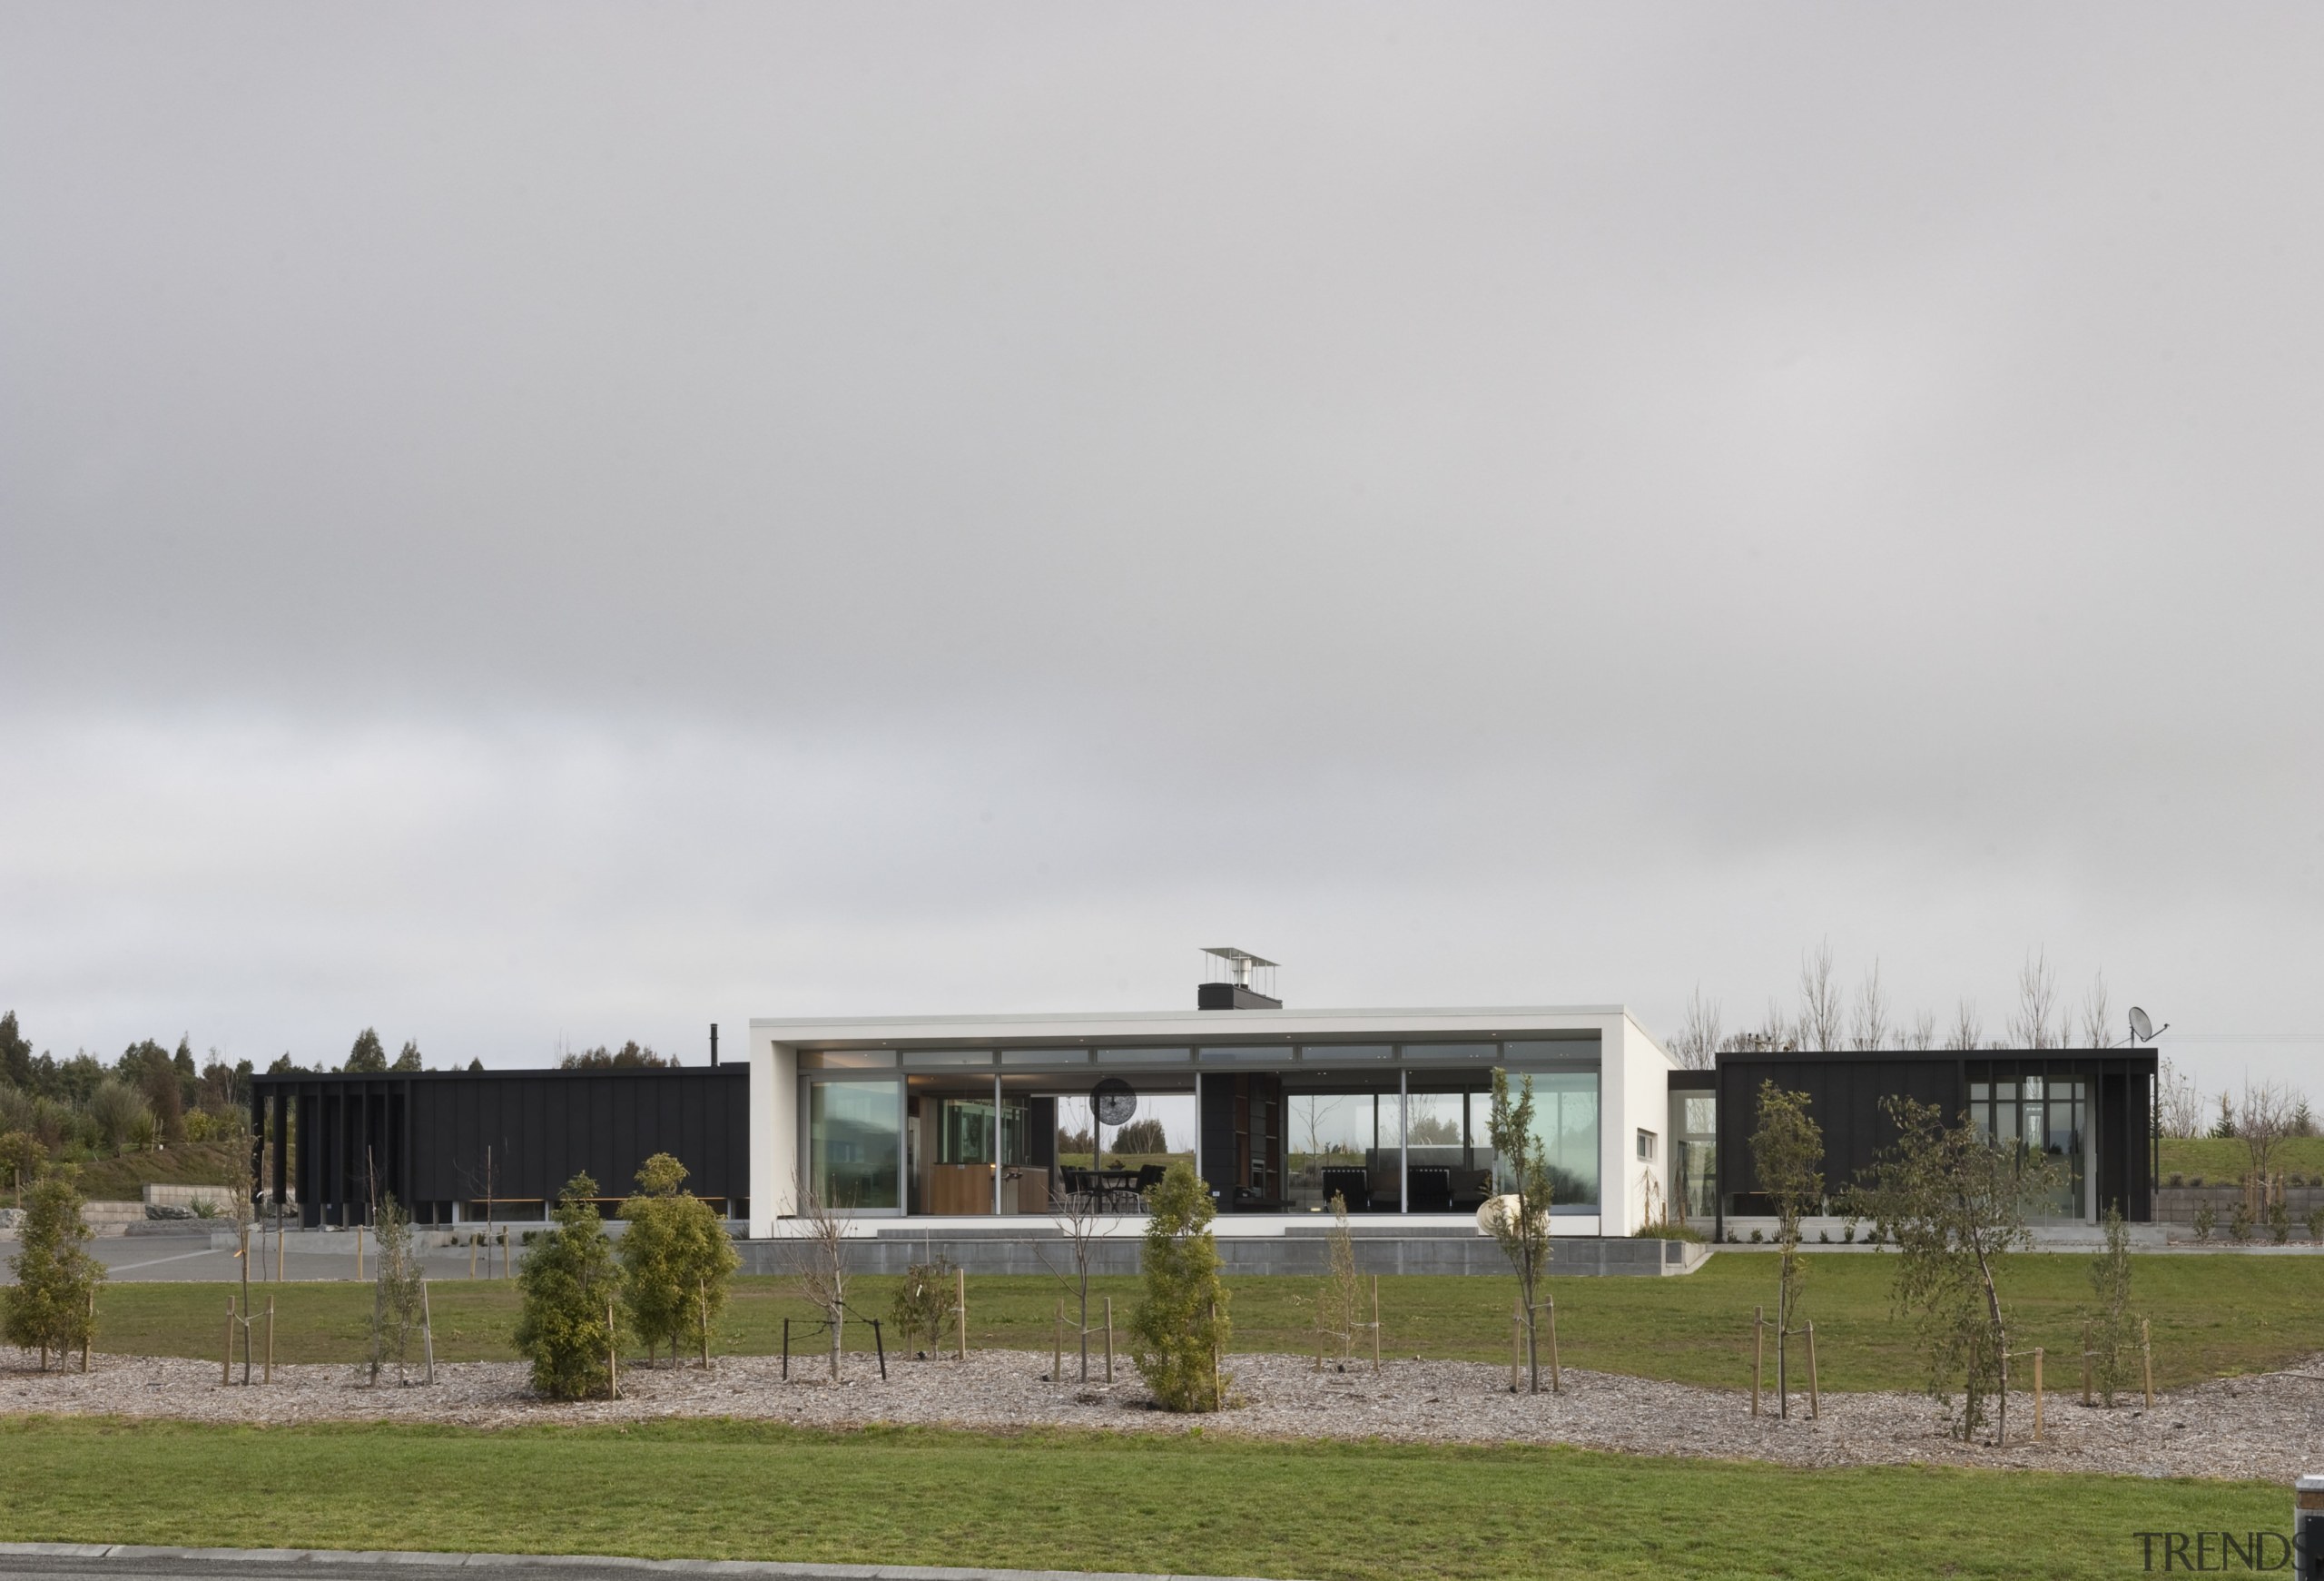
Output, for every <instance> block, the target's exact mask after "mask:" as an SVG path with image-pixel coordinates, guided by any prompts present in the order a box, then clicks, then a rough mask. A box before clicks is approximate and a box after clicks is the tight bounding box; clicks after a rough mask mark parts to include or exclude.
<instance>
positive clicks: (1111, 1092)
mask: <svg viewBox="0 0 2324 1581" xmlns="http://www.w3.org/2000/svg"><path fill="white" fill-rule="evenodd" d="M1089 1107H1090V1110H1091V1111H1092V1112H1094V1113H1095V1114H1096V1115H1097V1116H1098V1122H1100V1123H1101V1124H1105V1125H1128V1123H1129V1121H1130V1116H1132V1115H1134V1114H1136V1113H1137V1093H1136V1092H1132V1091H1131V1090H1130V1084H1129V1083H1128V1082H1125V1081H1123V1080H1122V1079H1121V1078H1120V1077H1119V1076H1108V1077H1107V1078H1106V1079H1105V1080H1104V1081H1102V1082H1098V1086H1097V1090H1096V1091H1095V1092H1091V1093H1090V1094H1089Z"/></svg>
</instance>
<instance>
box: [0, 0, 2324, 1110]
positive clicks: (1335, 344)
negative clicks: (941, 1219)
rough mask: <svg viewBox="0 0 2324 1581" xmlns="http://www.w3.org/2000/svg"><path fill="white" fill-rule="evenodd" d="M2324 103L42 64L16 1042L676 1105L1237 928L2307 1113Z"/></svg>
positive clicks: (1128, 993) (250, 9) (890, 69)
mask: <svg viewBox="0 0 2324 1581" xmlns="http://www.w3.org/2000/svg"><path fill="white" fill-rule="evenodd" d="M2319 68H2324V13H2319V11H2318V10H2317V9H2316V8H2315V7H2313V6H2307V5H2280V6H2270V5H2240V6H2236V7H2231V8H2219V7H2188V6H2137V5H2103V6H2100V5H2087V6H2083V5H2051V6H2027V5H1987V6H1978V5H1948V6H1944V7H1935V6H1926V7H1919V8H1906V7H1869V6H1841V5H1823V6H1785V5H1755V6H1751V7H1728V6H1710V5H1699V6H1691V7H1690V6H1684V5H1667V6H1654V7H1642V6H1604V5H1598V6H1573V7H1554V6H1545V5H1535V4H1528V5H1517V6H1508V7H1502V6H1490V5H1439V4H1432V5H1404V6H1364V5H1349V4H1345V3H1343V0H1334V3H1333V4H1329V5H1315V6H1299V5H1268V6H1251V5H1229V6H1204V5H1167V6H1164V5H1152V6H1146V7H1125V6H1088V5H957V6H935V5H921V6H899V5H876V4H872V5H865V4H849V5H793V6H780V7H778V6H767V5H744V4H734V5H717V4H709V5H688V6H676V5H657V6H645V5H578V4H573V3H571V0H557V3H556V4H553V5H488V6H475V5H433V6H429V5H392V6H390V5H375V6H370V7H368V8H366V7H358V6H331V7H314V6H308V5H223V4H222V5H202V6H183V5H108V4H88V3H85V0H73V3H71V4H54V5H48V4H9V5H5V7H0V212H5V214H6V215H7V216H8V217H7V220H6V222H5V225H0V729H5V742H6V751H5V763H6V769H5V774H0V1004H5V1005H13V1006H14V1007H15V1009H16V1010H17V1011H18V1012H19V1013H21V1015H22V1016H23V1018H24V1020H25V1024H26V1029H27V1031H28V1032H29V1033H31V1034H32V1036H33V1037H34V1040H35V1042H38V1043H40V1044H41V1045H43V1046H45V1047H50V1048H54V1049H55V1050H56V1051H57V1052H59V1053H64V1052H70V1051H71V1050H72V1049H73V1048H74V1047H75V1046H79V1045H83V1044H86V1045H88V1046H89V1047H91V1048H93V1049H98V1050H102V1051H103V1052H107V1053H108V1054H110V1053H113V1052H118V1050H119V1049H120V1047H121V1046H122V1045H123V1044H124V1043H126V1042H129V1041H131V1040H133V1039H134V1038H138V1037H143V1036H146V1035H149V1034H150V1035H156V1036H162V1037H167V1038H172V1039H174V1037H175V1036H176V1035H177V1034H178V1033H180V1032H188V1033H191V1034H192V1037H193V1039H194V1042H195V1044H196V1046H197V1047H198V1048H206V1047H211V1046H215V1047H218V1048H220V1049H222V1050H224V1051H225V1052H228V1053H229V1054H234V1055H249V1056H251V1057H253V1058H257V1059H259V1060H261V1062H262V1061H263V1060H265V1059H266V1058H269V1057H271V1055H273V1054H275V1053H278V1052H282V1051H283V1050H285V1049H289V1050H292V1051H295V1052H298V1053H299V1054H300V1056H301V1057H302V1058H307V1059H314V1058H334V1059H335V1058H338V1057H341V1056H343V1054H344V1052H345V1050H346V1047H347V1044H348V1042H350V1039H351V1038H352V1036H353V1034H354V1033H355V1031H356V1030H357V1029H359V1028H360V1027H362V1026H364V1025H366V1024H374V1025H376V1026H378V1028H379V1031H380V1032H381V1033H382V1034H383V1035H385V1036H386V1037H387V1038H388V1039H389V1042H390V1045H391V1046H392V1045H393V1044H394V1043H395V1042H400V1041H401V1040H402V1039H404V1038H406V1037H412V1038H417V1039H418V1040H419V1042H420V1044H421V1045H422V1047H423V1049H424V1050H425V1051H426V1052H428V1055H429V1057H430V1058H431V1060H433V1061H436V1062H442V1061H446V1060H450V1059H458V1060H460V1061H462V1062H465V1061H466V1060H467V1059H468V1058H469V1057H470V1056H472V1055H480V1056H481V1057H482V1058H483V1059H484V1060H485V1061H486V1062H487V1063H507V1064H515V1063H526V1062H538V1061H539V1060H540V1059H541V1058H542V1057H543V1056H544V1055H545V1054H547V1053H548V1052H550V1051H552V1050H553V1049H554V1048H556V1046H557V1045H558V1043H559V1041H560V1040H564V1041H566V1042H571V1043H573V1044H576V1045H579V1044H585V1043H593V1042H601V1041H615V1042H618V1041H619V1040H621V1039H623V1038H625V1037H631V1036H635V1037H639V1038H643V1039H645V1040H646V1041H649V1042H655V1043H656V1044H658V1045H660V1046H662V1047H664V1048H666V1049H675V1050H677V1051H678V1052H682V1053H684V1054H685V1055H686V1056H688V1057H690V1058H691V1057H697V1056H698V1055H699V1053H700V1052H701V1050H700V1046H701V1043H702V1041H703V1028H704V1023H707V1022H709V1021H712V1020H718V1019H723V1020H726V1021H729V1022H732V1021H733V1020H734V1019H737V1018H739V1017H740V1016H743V1015H747V1014H752V1013H756V1014H806V1013H879V1012H885V1011H911V1012H934V1011H947V1010H957V1011H999V1010H1015V1009H1044V1010H1052V1009H1053V1010H1064V1009H1081V1008H1087V1009H1118V1008H1140V1007H1154V1006H1177V1005H1187V1004H1191V1003H1192V998H1191V996H1192V993H1193V986H1194V983H1195V981H1196V975H1197V973H1196V964H1197V961H1196V946H1198V945H1201V944H1216V943H1231V944H1241V945H1244V946H1246V947H1247V948H1250V949H1254V950H1256V951H1259V952H1261V953H1263V954H1269V955H1272V956H1275V958H1277V959H1279V960H1281V961H1283V962H1284V963H1285V970H1284V973H1283V974H1282V980H1281V981H1282V987H1283V991H1284V993H1285V996H1286V997H1287V998H1288V999H1289V1000H1290V1001H1292V1002H1293V1003H1297V1004H1305V1005H1320V1004H1444V1003H1573V1002H1583V1003H1599V1002H1608V1001H1621V1002H1625V1003H1629V1004H1630V1005H1631V1006H1632V1007H1634V1008H1635V1009H1636V1010H1637V1011H1638V1012H1639V1013H1640V1015H1641V1016H1642V1018H1643V1019H1644V1020H1645V1022H1646V1023H1647V1024H1648V1025H1649V1028H1651V1029H1652V1030H1654V1031H1655V1032H1657V1033H1661V1034H1665V1035H1667V1034H1668V1033H1670V1032H1672V1031H1673V1030H1674V1028H1675V1025H1676V1023H1677V1020H1678V1015H1679V1008H1680V1005H1681V1003H1682V1001H1683V1000H1684V999H1685V997H1686V996H1687V994H1688V993H1689V991H1690V990H1692V989H1693V988H1694V987H1695V985H1696V984H1697V983H1700V984H1701V985H1702V987H1703V989H1704V991H1705V993H1709V994H1711V995H1714V996H1717V997H1718V998H1719V999H1720V1000H1721V1001H1722V1002H1723V1003H1724V1004H1725V1006H1726V1009H1727V1013H1728V1020H1729V1021H1730V1022H1733V1021H1737V1020H1740V1019H1746V1018H1753V1017H1756V1016H1757V1015H1758V1013H1759V1010H1760V1009H1761V1007H1762V1006H1763V1005H1764V1003H1765V1001H1766V998H1767V996H1768V993H1771V992H1772V993H1779V994H1783V995H1785V996H1786V997H1788V996H1789V994H1790V993H1791V990H1792V984H1793V982H1794V979H1795V977H1796V975H1797V969H1798V962H1799V957H1800V953H1801V951H1802V948H1803V947H1804V946H1806V945H1809V944H1814V943H1815V942H1816V941H1817V940H1818V939H1820V938H1823V937H1826V936H1828V937H1829V939H1830V941H1831V944H1832V948H1833V951H1834V953H1835V954H1836V955H1837V958H1838V961H1839V963H1840V967H1841V970H1842V972H1843V973H1844V974H1845V975H1846V976H1848V977H1849V978H1850V979H1853V977H1854V975H1855V974H1856V973H1857V972H1858V971H1859V970H1860V969H1861V968H1862V967H1863V966H1865V965H1866V963H1869V962H1870V961H1871V960H1873V959H1874V958H1875V957H1877V958H1878V959H1879V960H1880V961H1881V963H1882V965H1883V971H1884V975H1885V977H1886V982H1887V985H1888V988H1889V991H1890V993H1891V996H1892V998H1893V999H1895V1000H1896V1001H1898V1002H1900V1003H1902V1005H1903V1006H1905V1008H1906V1009H1909V1008H1910V1007H1911V1006H1913V1005H1914V1004H1915V1003H1925V1004H1928V1005H1929V1006H1931V1007H1932V1008H1933V1009H1935V1010H1936V1011H1937V1012H1938V1013H1940V1014H1941V1015H1943V1016H1945V1017H1947V1018H1949V1016H1950V1013H1951V1011H1952V1007H1953V1005H1954V1003H1955V1000H1956V999H1957V998H1958V997H1960V996H1962V995H1965V994H1966V995H1970V996H1973V997H1974V998H1975V999H1976V1000H1977V1001H1978V1003H1979V1004H1980V1006H1981V1008H1982V1010H1983V1013H1984V1020H1985V1022H1986V1023H1987V1026H1988V1029H1989V1031H1991V1032H1994V1033H1998V1032H1999V1030H2000V1028H2001V1025H2002V1023H2003V1022H2004V1019H2005V1017H2006V1014H2007V1013H2008V1009H2009V999H2010V995H2011V993H2012V984H2013V982H2014V974H2015V973H2016V970H2017V967H2018V964H2019V963H2020V961H2021V960H2022V959H2023V958H2024V954H2025V953H2026V952H2027V951H2028V950H2029V949H2031V948H2034V947H2037V946H2038V947H2043V948H2045V949H2046V950H2047V952H2048V954H2049V957H2050V959H2051V960H2052V961H2053V963H2056V964H2057V966H2058V968H2059V970H2060V973H2061V976H2062V978H2063V984H2064V987H2065V990H2066V991H2067V993H2069V994H2079V993H2081V991H2082V989H2083V984H2084V983H2086V982H2087V980H2088V977H2089V974H2090V973H2092V972H2093V971H2094V970H2097V969H2099V968H2103V969H2104V971H2105V972H2106V973H2107V977H2108V980H2109V982H2110V983H2111V984H2112V989H2113V993H2114V998H2115V1003H2116V1007H2117V1009H2118V1011H2119V1009H2120V1008H2121V1007H2122V1006H2123V1005H2125V1004H2127V1003H2130V1002H2131V1001H2132V1000H2136V1001H2137V1002H2139V1003H2143V1004H2145V1005H2146V1006H2147V1007H2148V1008H2149V1009H2151V1010H2152V1011H2154V1012H2155V1013H2156V1014H2157V1016H2158V1018H2159V1019H2168V1020H2171V1021H2172V1022H2174V1023H2178V1025H2179V1026H2180V1027H2181V1028H2182V1029H2191V1030H2192V1031H2193V1032H2195V1033H2200V1034H2203V1035H2204V1036H2207V1037H2211V1038H2216V1039H2220V1040H2222V1041H2218V1042H2210V1043H2200V1044H2199V1043H2182V1044H2181V1048H2182V1050H2185V1051H2189V1052H2193V1051H2195V1050H2197V1049H2198V1048H2201V1050H2202V1051H2203V1055H2202V1057H2203V1058H2204V1059H2205V1060H2207V1061H2210V1062H2211V1067H2212V1075H2213V1077H2214V1079H2217V1078H2218V1077H2219V1076H2221V1075H2222V1074H2232V1073H2234V1072H2240V1069H2241V1068H2242V1062H2245V1061H2247V1060H2257V1061H2259V1062H2260V1063H2261V1065H2262V1066H2263V1067H2265V1068H2266V1069H2268V1070H2270V1071H2272V1072H2276V1073H2280V1074H2287V1075H2291V1074H2299V1073H2300V1072H2304V1071H2305V1070H2306V1069H2307V1068H2308V1067H2309V1065H2310V1064H2311V1063H2312V1062H2314V1061H2315V1060H2316V1059H2317V1058H2318V1057H2319V1056H2320V1055H2324V1040H2319V1042H2313V1043H2309V1044H2301V1043H2299V1042H2253V1041H2249V1040H2252V1039H2255V1038H2258V1037H2259V1036H2260V1035H2261V1034H2268V1035H2271V1036H2276V1037H2279V1038H2282V1037H2286V1036H2289V1035H2290V1034H2295V1033H2303V1032H2309V1033H2324V1003H2319V997H2324V995H2319V986H2320V985H2319V982H2318V973H2317V963H2318V962H2319V958H2324V884H2320V883H2319V878H2324V797H2319V770H2324V750H2320V749H2324V727H2319V717H2324V714H2319V698H2318V696H2317V694H2318V682H2319V675H2324V662H2319V661H2324V651H2319V650H2324V634H2319V619H2318V593H2319V586H2324V534H2319V506H2324V447H2319V442H2318V436H2319V423H2320V422H2324V399H2319V397H2324V297H2320V296H2319V291H2318V290H2317V282H2318V279H2319V256H2324V189H2319V183H2318V182H2317V180H2316V171H2317V168H2318V163H2319V154H2324V94H2318V93H2317V91H2316V84H2317V82H2318V81H2319ZM2172 1035H2173V1038H2177V1037H2178V1036H2179V1035H2180V1034H2178V1033H2173V1034H2172ZM2237 1038H2241V1039H2243V1040H2246V1041H2242V1042H2237V1041H2233V1040H2235V1039H2237ZM2182 1057H2183V1056H2182ZM2311 1085H2312V1086H2313V1087H2317V1088H2319V1089H2324V1082H2313V1083H2311Z"/></svg>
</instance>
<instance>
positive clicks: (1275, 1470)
mask: <svg viewBox="0 0 2324 1581" xmlns="http://www.w3.org/2000/svg"><path fill="white" fill-rule="evenodd" d="M2004 1478H2006V1480H2004ZM0 1486H5V1487H7V1488H8V1489H9V1490H10V1491H9V1495H8V1497H7V1498H6V1499H5V1500H0V1538H5V1539H7V1540H11V1541H42V1542H72V1541H78V1542H121V1543H153V1544H191V1545H202V1546H213V1545H214V1546H241V1547H265V1546H277V1545H279V1546H317V1547H334V1548H401V1549H436V1550H479V1549H483V1550H498V1551H503V1552H508V1551H516V1552H533V1553H600V1554H626V1555H637V1556H649V1557H655V1556H658V1557H675V1556H697V1557H705V1558H762V1559H778V1560H791V1561H817V1560H822V1561H832V1560H849V1561H855V1562H872V1563H881V1564H914V1565H960V1566H968V1565H992V1566H1019V1567H1031V1568H1047V1567H1051V1566H1057V1567H1070V1568H1077V1569H1095V1570H1147V1571H1164V1572H1167V1571H1177V1572H1181V1573H1183V1572H1188V1571H1193V1572H1201V1573H1207V1574H1212V1575H1229V1576H1305V1577H1312V1578H1315V1581H1343V1578H1344V1581H1372V1578H1374V1577H1378V1578H1380V1581H1389V1578H1392V1577H1393V1578H1395V1581H1411V1578H1415V1577H1418V1578H1432V1577H1443V1578H1445V1581H1455V1578H1458V1581H1470V1578H1483V1577H1502V1576H1507V1577H1539V1576H1590V1577H1607V1576H1618V1577H1619V1576H1705V1577H1709V1576H1787V1577H1797V1578H1800V1581H1813V1578H1817V1577H1835V1578H1837V1577H1852V1576H1884V1577H1885V1576H1957V1577H1981V1576H1992V1577H1996V1578H1999V1577H2017V1576H2055V1577H2080V1576H2090V1577H2099V1576H2121V1575H2124V1574H2126V1573H2130V1572H2133V1571H2136V1570H2137V1569H2138V1568H2139V1566H2140V1559H2141V1553H2140V1545H2139V1542H2138V1539H2137V1537H2136V1536H2135V1534H2136V1533H2138V1532H2141V1531H2155V1530H2181V1531H2185V1530H2194V1529H2201V1530H2207V1531H2219V1530H2222V1529H2224V1530H2229V1531H2234V1532H2238V1533H2241V1532H2246V1531H2250V1530H2253V1529H2272V1530H2276V1531H2282V1530H2283V1529H2285V1524H2286V1517H2287V1516H2288V1515H2289V1509H2288V1505H2289V1503H2290V1498H2289V1495H2288V1494H2287V1492H2286V1491H2285V1490H2284V1489H2282V1488H2280V1487H2269V1486H2265V1485H2256V1486H2255V1485H2251V1484H2238V1483H2196V1482H2187V1481H2176V1482H2163V1481H2151V1480H2144V1479H2139V1478H2132V1477H2083V1476H2074V1477H2067V1476H2056V1475H2052V1474H2047V1473H2035V1472H1994V1471H1963V1470H1949V1469H1936V1468H1929V1467H1880V1468H1859V1469H1848V1470H1821V1471H1808V1470H1792V1469H1786V1468H1782V1467H1770V1466H1760V1465H1751V1464H1745V1463H1738V1462H1722V1461H1709V1460H1675V1459H1649V1458H1644V1457H1624V1456H1616V1455H1606V1454H1596V1453H1590V1452H1587V1451H1581V1450H1571V1449H1559V1448H1518V1447H1511V1448H1418V1447H1408V1446H1384V1445H1373V1444H1363V1445H1356V1444H1327V1443H1299V1444H1272V1443H1251V1442H1247V1441H1238V1440H1236V1439H1233V1438H1187V1437H1179V1436H1177V1435H1171V1436H1168V1437H1145V1436H1139V1435H1121V1436H1114V1435H1102V1434H1080V1433H1076V1434H1065V1433H1039V1434H1022V1435H1016V1436H1009V1437H997V1436H981V1435H971V1434H963V1433H955V1432H942V1431H932V1430H926V1429H889V1430H879V1431H865V1432H860V1433H842V1434H832V1433H822V1432H809V1431H803V1430H800V1429H797V1428H782V1427H773V1426H751V1425H743V1424H737V1423H729V1422H688V1423H658V1424H653V1425H648V1426H639V1427H635V1428H566V1429H556V1428H526V1429H518V1430H504V1431H498V1432H479V1431H476V1430H472V1429H463V1428H433V1429H430V1428H385V1427H376V1426H351V1425H346V1426H330V1427H309V1428H204V1427H195V1426H191V1425H185V1424H172V1423H151V1424H135V1425H131V1424H124V1423H120V1422H88V1421H60V1420H56V1419H54V1418H17V1419H14V1420H9V1421H5V1422H0ZM123 1488H132V1489H134V1490H135V1495H134V1497H123V1496H122V1492H121V1490H122V1489H123Z"/></svg>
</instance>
